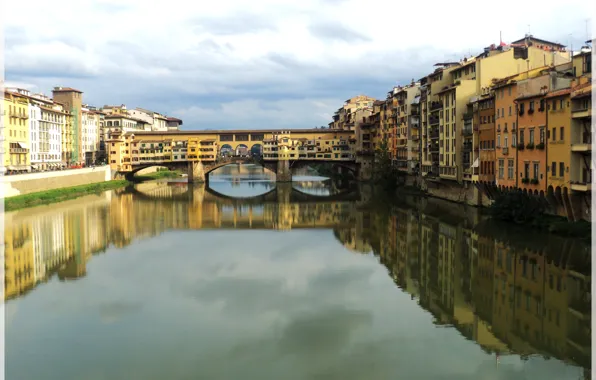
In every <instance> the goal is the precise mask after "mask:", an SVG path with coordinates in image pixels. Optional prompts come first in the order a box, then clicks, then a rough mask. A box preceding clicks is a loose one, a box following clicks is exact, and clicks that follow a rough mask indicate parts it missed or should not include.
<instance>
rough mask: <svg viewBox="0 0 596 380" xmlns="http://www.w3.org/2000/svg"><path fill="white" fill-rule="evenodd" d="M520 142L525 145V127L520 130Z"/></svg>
mask: <svg viewBox="0 0 596 380" xmlns="http://www.w3.org/2000/svg"><path fill="white" fill-rule="evenodd" d="M519 143H520V144H521V145H524V130H523V129H520V130H519Z"/></svg>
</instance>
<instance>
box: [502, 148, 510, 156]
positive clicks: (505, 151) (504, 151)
mask: <svg viewBox="0 0 596 380" xmlns="http://www.w3.org/2000/svg"><path fill="white" fill-rule="evenodd" d="M502 152H503V155H504V156H507V155H508V154H509V147H504V148H503V150H502Z"/></svg>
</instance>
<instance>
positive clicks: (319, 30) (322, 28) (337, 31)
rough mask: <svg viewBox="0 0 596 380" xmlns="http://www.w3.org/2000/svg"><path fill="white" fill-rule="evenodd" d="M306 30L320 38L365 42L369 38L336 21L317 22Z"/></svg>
mask: <svg viewBox="0 0 596 380" xmlns="http://www.w3.org/2000/svg"><path fill="white" fill-rule="evenodd" d="M308 30H309V31H310V32H311V33H312V34H313V36H315V37H317V38H320V39H322V40H329V41H342V42H347V43H350V42H367V41H370V40H371V39H370V38H369V37H367V36H365V35H363V34H360V33H358V32H356V31H354V30H352V29H350V28H348V27H346V26H344V25H341V24H337V23H317V24H313V25H310V26H309V28H308Z"/></svg>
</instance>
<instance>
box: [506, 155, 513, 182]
mask: <svg viewBox="0 0 596 380" xmlns="http://www.w3.org/2000/svg"><path fill="white" fill-rule="evenodd" d="M507 178H509V179H513V160H511V159H510V160H508V162H507Z"/></svg>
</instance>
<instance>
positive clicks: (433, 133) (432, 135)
mask: <svg viewBox="0 0 596 380" xmlns="http://www.w3.org/2000/svg"><path fill="white" fill-rule="evenodd" d="M430 138H431V139H438V138H439V130H438V129H436V130H433V131H430Z"/></svg>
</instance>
